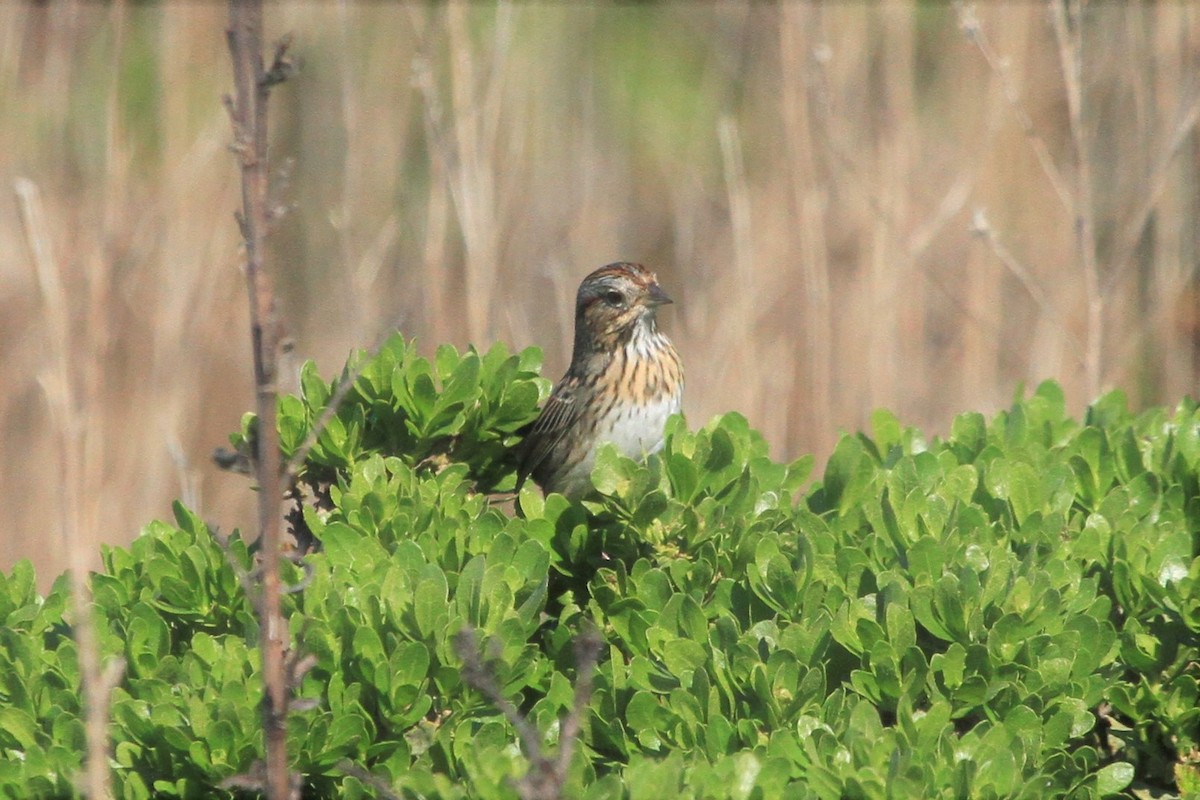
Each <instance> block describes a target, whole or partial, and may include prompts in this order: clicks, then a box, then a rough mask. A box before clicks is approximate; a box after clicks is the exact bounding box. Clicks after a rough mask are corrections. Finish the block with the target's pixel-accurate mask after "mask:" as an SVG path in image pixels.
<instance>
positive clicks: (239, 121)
mask: <svg viewBox="0 0 1200 800" xmlns="http://www.w3.org/2000/svg"><path fill="white" fill-rule="evenodd" d="M226 33H227V38H228V43H229V53H230V57H231V59H232V61H233V76H234V86H235V93H234V100H233V102H232V104H231V105H230V104H229V103H227V104H226V107H227V108H230V109H231V116H232V120H233V133H234V150H235V152H236V153H237V154H238V156H239V159H240V164H241V173H242V209H241V212H240V213H239V215H238V217H237V220H238V226H239V228H240V229H241V233H242V237H243V239H244V243H245V252H246V286H247V293H248V295H249V300H250V331H251V341H252V344H253V357H254V386H255V395H256V403H255V410H256V412H257V414H258V420H259V425H258V436H257V438H256V451H257V452H256V453H255V454H254V467H255V472H256V477H257V481H258V487H259V491H258V522H259V531H260V541H261V543H262V548H261V553H260V558H261V571H262V594H261V596H260V603H259V604H258V610H259V618H260V624H261V634H260V635H261V641H260V643H259V645H260V647H261V648H262V660H263V681H264V683H265V689H266V693H265V694H266V696H265V698H264V702H263V727H264V730H265V738H266V750H267V757H266V764H265V767H264V769H263V776H262V785H263V786H264V787H265V789H266V793H267V796H268V797H269V798H271V800H284V798H292V797H298V796H299V786H300V781H299V776H293V775H291V774H290V772H289V770H288V757H287V728H286V721H287V714H288V701H289V698H290V694H291V689H292V687H291V686H290V682H289V680H288V674H287V672H288V670H287V665H286V663H285V655H284V654H285V651H286V649H287V646H288V640H289V636H288V630H287V621H286V620H285V619H284V618H283V613H282V605H281V595H282V592H283V587H282V582H281V579H280V575H279V567H280V551H281V549H282V533H281V527H282V519H281V514H280V510H279V498H280V496H281V495H282V486H283V484H282V481H281V478H280V472H281V463H280V462H281V457H280V454H279V434H278V427H277V423H276V399H277V394H278V374H279V360H280V352H281V348H282V343H283V339H284V336H283V326H282V324H281V322H280V319H279V314H278V309H277V307H276V304H275V292H274V288H273V286H272V282H271V278H270V275H269V274H268V273H267V271H266V269H265V267H264V250H265V240H266V235H267V228H268V224H269V221H270V213H269V210H268V205H269V203H268V198H269V192H268V188H269V187H268V183H269V175H270V173H269V161H268V151H267V101H268V98H269V96H270V90H271V87H272V86H274V85H275V84H277V83H279V82H280V81H282V80H284V79H285V78H286V77H287V75H288V74H290V71H291V70H292V68H293V67H292V62H291V61H290V60H288V59H287V56H286V54H287V46H288V40H286V39H285V40H283V41H281V42H280V43H279V45H278V46H277V47H276V50H275V61H274V63H273V64H272V67H271V70H270V71H269V72H268V71H266V70H265V69H264V67H263V58H262V51H263V43H262V40H263V8H262V0H230V4H229V29H228V30H227V32H226Z"/></svg>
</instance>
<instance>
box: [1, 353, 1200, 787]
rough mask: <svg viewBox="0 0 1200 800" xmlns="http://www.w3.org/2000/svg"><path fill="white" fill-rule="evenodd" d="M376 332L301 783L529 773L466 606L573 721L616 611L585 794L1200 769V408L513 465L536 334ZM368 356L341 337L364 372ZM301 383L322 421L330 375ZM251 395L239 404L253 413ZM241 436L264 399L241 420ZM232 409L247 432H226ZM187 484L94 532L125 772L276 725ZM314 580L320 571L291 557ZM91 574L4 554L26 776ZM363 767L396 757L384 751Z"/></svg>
mask: <svg viewBox="0 0 1200 800" xmlns="http://www.w3.org/2000/svg"><path fill="white" fill-rule="evenodd" d="M361 358H363V357H362V356H359V357H357V358H356V359H355V360H354V363H362V364H363V369H362V371H361V374H360V375H359V376H358V377H357V379H356V381H355V384H354V389H353V390H352V391H350V392H348V394H347V396H346V398H345V400H344V402H343V403H342V405H341V406H340V407H339V409H338V411H337V414H336V415H335V416H334V418H333V422H332V423H331V424H330V425H329V426H328V427H327V428H326V429H325V430H324V432H322V433H321V435H320V437H319V439H318V440H317V443H316V446H315V447H314V448H313V449H312V451H311V453H310V456H309V461H308V463H307V465H306V467H305V475H304V476H303V477H307V478H313V479H320V480H323V481H327V482H329V483H331V488H330V490H329V493H330V497H331V500H332V509H331V510H324V509H323V510H317V509H315V508H310V509H308V510H307V511H306V512H305V515H304V517H305V522H306V523H307V525H308V527H309V529H310V530H311V532H312V533H313V535H315V537H316V538H317V540H319V542H320V551H319V552H317V553H314V554H312V555H309V556H308V557H307V558H306V559H305V560H304V561H305V565H304V569H305V570H306V572H307V574H306V575H305V576H304V577H305V585H304V588H303V590H302V591H298V592H295V593H292V594H288V595H287V596H286V600H285V603H286V605H287V608H286V614H287V616H288V617H289V618H290V620H291V627H292V632H293V640H294V643H295V646H296V647H297V648H298V650H299V651H300V652H304V653H308V654H311V655H312V656H313V657H314V659H315V662H316V666H315V667H314V668H313V669H312V670H310V671H309V672H308V673H307V674H306V676H305V677H304V679H303V683H302V685H301V686H300V687H299V690H298V696H299V697H300V698H301V699H305V700H309V701H312V703H313V706H314V707H313V708H312V709H311V710H300V711H296V712H295V713H294V714H293V715H292V717H291V719H290V727H289V752H290V754H291V756H292V759H293V764H294V766H295V768H296V769H298V770H300V771H301V772H302V773H303V775H304V779H305V785H306V795H307V796H318V797H345V798H357V797H373V796H377V795H378V793H379V792H378V788H377V787H378V786H379V785H386V786H388V787H391V791H392V792H393V793H395V794H397V795H399V796H404V797H446V798H450V797H480V798H493V797H495V798H510V797H514V796H515V794H516V793H515V790H514V789H513V787H512V785H511V781H512V780H513V779H515V778H517V777H519V776H521V775H522V774H523V773H524V772H525V770H526V769H528V761H527V760H526V759H525V757H524V756H523V755H522V753H521V750H520V747H519V745H518V737H517V734H516V732H515V731H514V730H513V727H512V725H511V724H510V722H509V721H508V720H507V719H506V718H505V716H504V715H503V714H502V713H501V712H500V711H499V710H497V709H496V708H495V707H494V705H493V704H492V703H490V702H488V701H487V700H486V699H485V698H484V697H482V696H481V695H480V694H479V693H478V692H477V691H475V690H473V689H471V688H469V687H468V686H467V685H466V684H465V683H464V679H463V676H462V670H461V668H462V663H461V661H460V659H459V657H458V656H457V655H456V652H455V649H454V645H453V639H454V636H455V634H456V633H458V632H459V631H460V630H462V629H463V628H464V627H467V626H470V627H472V628H474V629H475V630H476V632H477V635H478V636H479V638H480V639H481V640H482V642H483V647H484V650H485V655H486V657H487V658H488V660H489V663H490V664H491V669H492V670H493V671H494V673H495V677H496V680H497V682H498V685H499V686H500V687H501V691H502V693H503V694H504V696H505V697H507V698H509V699H510V700H512V701H513V703H515V704H516V705H517V706H518V707H519V708H520V709H521V711H522V713H523V714H524V715H525V716H526V717H527V718H528V719H529V720H530V721H531V722H532V723H533V724H534V725H535V726H536V728H537V730H538V731H539V733H540V735H541V736H542V737H543V744H544V746H545V747H546V748H547V749H548V750H551V751H552V750H553V749H554V747H555V746H556V744H557V738H558V736H559V732H560V720H561V719H562V718H563V717H564V716H565V715H566V714H567V713H568V712H569V711H570V709H571V708H572V703H573V697H574V680H575V676H576V665H575V663H574V659H573V656H572V646H571V644H572V641H573V638H574V637H575V635H576V634H577V633H578V632H579V631H580V630H582V629H583V628H584V627H585V626H586V625H588V624H594V625H595V626H596V627H597V629H598V630H599V632H600V634H601V636H602V637H603V639H604V642H605V644H604V648H603V653H602V656H601V658H600V663H599V665H598V668H597V672H596V675H595V685H594V691H593V693H592V695H591V697H590V702H589V704H588V706H587V707H586V709H584V712H583V733H582V737H581V745H580V747H579V748H578V749H577V750H576V753H575V758H574V761H573V763H572V766H571V771H570V774H569V780H568V785H567V792H568V795H569V796H578V797H586V798H624V797H628V798H633V799H635V800H636V799H637V798H652V799H653V800H659V798H662V797H676V796H678V797H695V798H725V797H737V798H775V797H808V796H811V797H820V798H839V797H864V798H874V797H880V798H882V797H945V798H958V797H972V798H988V797H1029V798H1048V797H1071V798H1091V797H1105V796H1119V795H1123V796H1135V795H1139V796H1146V793H1147V792H1151V791H1157V792H1158V793H1159V794H1157V795H1156V796H1160V797H1166V796H1186V795H1187V794H1188V793H1189V792H1195V791H1196V789H1197V784H1200V772H1198V769H1197V763H1198V761H1200V755H1198V752H1200V708H1198V703H1197V699H1198V698H1197V694H1198V687H1200V558H1198V554H1200V483H1198V474H1197V467H1198V465H1200V414H1198V412H1197V408H1196V405H1195V403H1193V402H1191V401H1185V402H1184V403H1182V404H1181V405H1180V406H1179V407H1178V408H1177V409H1176V410H1174V411H1173V412H1170V411H1166V410H1163V409H1154V410H1151V411H1148V412H1146V413H1143V414H1141V415H1138V416H1134V415H1131V414H1130V413H1129V412H1128V411H1127V410H1126V405H1125V402H1124V398H1123V397H1122V396H1121V395H1120V394H1118V393H1114V394H1110V395H1107V396H1105V397H1104V398H1102V399H1101V400H1099V401H1098V402H1097V403H1096V404H1095V405H1094V406H1092V407H1091V408H1090V409H1089V410H1088V412H1087V416H1086V418H1085V421H1084V422H1083V423H1079V422H1075V421H1072V420H1071V419H1069V418H1068V417H1067V416H1066V414H1065V411H1064V403H1063V397H1062V394H1061V392H1060V390H1059V389H1058V388H1057V387H1056V386H1055V385H1053V384H1049V383H1047V384H1043V385H1042V386H1040V387H1038V389H1037V391H1036V392H1035V393H1034V394H1033V395H1032V396H1031V397H1029V398H1027V399H1018V400H1017V401H1015V402H1014V404H1013V406H1012V407H1011V409H1009V410H1008V411H1006V412H1004V413H1001V414H999V415H998V416H997V417H996V418H995V419H993V420H991V421H990V422H989V421H987V420H985V419H984V418H983V417H982V416H980V415H978V414H963V415H961V416H960V417H958V418H957V419H956V420H955V421H954V424H953V425H952V427H951V432H950V435H949V436H948V437H947V438H946V439H945V440H934V441H929V442H927V441H926V440H925V439H924V438H923V437H922V436H921V434H920V433H919V432H917V431H915V430H912V429H909V428H904V427H903V426H902V425H901V424H900V423H899V422H898V421H897V420H896V419H895V418H894V417H893V416H891V415H890V414H887V413H886V412H879V413H877V414H876V415H875V417H874V419H873V430H872V433H871V435H870V436H866V435H857V436H846V437H844V438H843V439H842V441H841V442H840V444H839V445H838V447H837V450H836V452H835V453H834V454H833V456H832V457H831V459H830V460H829V463H828V465H827V467H826V470H825V474H824V475H823V476H822V477H821V478H820V479H819V480H818V481H815V482H813V483H812V485H810V486H809V487H808V488H807V489H806V490H805V489H804V487H805V485H806V483H807V482H808V481H809V480H810V474H809V473H810V469H811V465H812V462H811V459H801V460H800V461H797V462H794V463H790V464H782V463H778V462H776V461H773V460H772V459H771V458H770V457H769V456H768V454H767V446H766V443H765V442H764V441H763V439H762V437H761V436H760V435H759V434H757V433H756V432H755V431H753V430H752V429H751V428H750V427H749V426H748V424H747V422H746V421H745V419H743V418H742V417H740V416H738V415H737V414H727V415H725V416H722V417H719V418H717V419H714V420H712V421H711V422H709V423H708V424H707V425H706V426H704V427H703V428H701V429H700V430H698V431H694V432H692V431H689V430H688V429H687V428H686V427H685V426H684V424H683V422H682V420H680V419H675V420H673V421H672V423H671V425H670V430H669V435H668V438H667V444H666V446H665V448H664V450H663V451H662V453H661V454H660V455H659V456H657V457H654V458H652V459H650V461H649V463H647V464H644V465H643V464H637V463H634V462H633V461H630V460H628V459H624V458H621V457H619V456H617V455H616V454H615V452H613V451H611V450H608V451H606V452H604V453H603V454H602V456H601V458H600V459H599V460H598V463H597V466H596V469H595V472H594V476H593V479H594V482H595V484H596V486H597V489H598V495H597V497H596V499H594V500H591V501H586V502H584V503H575V504H572V503H569V502H567V501H566V500H565V499H563V498H562V497H561V496H558V495H552V496H550V497H549V498H546V499H545V500H543V499H542V497H541V495H540V494H539V493H538V492H537V490H536V489H534V488H532V487H529V488H526V489H524V490H523V492H522V496H521V498H520V503H521V506H522V508H523V511H524V516H523V517H522V516H518V515H514V514H513V513H511V509H510V508H509V507H508V506H507V505H506V504H504V503H501V502H499V500H498V499H497V498H495V497H491V496H489V495H488V494H486V493H485V492H488V491H503V490H511V488H512V485H513V475H512V465H511V464H510V463H509V462H508V461H507V460H506V459H507V453H508V448H509V447H510V446H511V445H512V443H513V442H514V441H515V439H516V438H517V437H516V436H515V435H514V434H515V432H516V431H517V430H518V429H519V428H520V427H521V425H523V424H524V423H526V422H528V421H529V420H530V419H532V418H533V416H534V414H535V411H536V407H537V404H538V402H539V400H540V399H542V398H544V396H545V394H546V391H547V389H548V384H547V383H546V382H545V381H544V380H542V379H541V378H539V377H538V376H537V374H536V371H537V367H538V360H539V359H538V355H537V353H536V352H535V351H526V352H524V353H522V354H520V355H519V356H510V355H508V354H507V353H506V352H505V351H504V349H503V348H501V347H498V346H497V347H494V348H492V349H491V350H490V351H489V352H488V353H487V354H485V355H480V354H478V353H476V352H474V351H469V352H467V353H465V354H459V353H457V352H455V351H454V350H453V349H451V348H445V347H443V348H441V349H439V350H438V352H437V356H436V357H435V358H434V359H433V360H432V361H427V360H425V359H422V358H420V357H418V356H417V355H416V354H415V351H414V349H413V347H412V346H411V345H409V344H406V343H405V342H403V341H402V340H400V339H394V340H392V341H391V342H389V343H388V344H387V345H386V346H385V347H384V348H383V350H382V352H381V353H380V354H379V355H378V356H376V357H374V358H372V359H370V360H368V361H366V362H360V361H359V360H358V359H361ZM349 374H350V373H349V372H347V373H344V377H345V376H346V375H349ZM302 385H303V396H301V397H298V398H291V397H289V398H284V399H283V400H282V401H281V403H280V409H281V412H282V416H281V420H280V430H281V433H282V441H283V447H284V449H285V450H286V451H287V452H288V453H292V452H295V451H296V450H297V449H298V448H299V447H300V446H301V445H302V443H303V442H304V441H305V439H306V438H307V436H308V433H309V431H310V430H311V428H312V427H313V425H314V424H315V421H316V420H318V419H319V418H320V417H321V414H322V411H323V409H324V406H325V404H326V403H327V402H329V399H330V397H331V396H332V394H333V392H334V390H335V386H333V385H330V384H327V383H325V382H324V381H322V380H321V379H320V378H319V377H318V376H317V375H316V374H315V372H314V370H313V369H312V367H311V366H309V367H306V368H305V370H304V373H303V380H302ZM249 425H250V422H249V421H248V423H247V427H246V428H245V431H247V432H248V431H249V430H250V427H249ZM242 435H245V434H242ZM234 438H235V441H236V440H238V439H240V436H238V437H234ZM252 563H253V557H252V555H251V554H250V553H248V551H247V548H246V546H245V544H244V543H243V541H242V540H241V538H240V536H238V535H236V534H235V535H234V536H233V537H231V538H230V540H229V542H228V543H227V544H226V545H224V546H222V545H221V544H219V543H218V542H217V541H216V539H215V538H214V537H213V535H212V534H211V533H210V532H209V530H208V529H207V527H206V526H205V524H204V523H203V522H202V521H201V520H199V519H197V518H196V517H195V516H194V515H193V514H192V513H191V512H189V511H187V510H186V509H184V508H182V507H178V508H177V518H176V524H175V525H167V524H164V523H154V524H152V525H150V526H149V527H148V528H147V529H146V530H145V532H144V533H143V535H142V536H141V537H140V538H139V539H138V540H136V541H135V542H134V543H133V545H132V546H131V547H130V548H129V549H128V550H126V549H123V548H111V549H106V550H105V552H104V568H103V570H102V571H101V572H100V573H98V574H96V575H95V576H94V577H93V584H92V585H93V591H94V594H95V605H96V609H97V614H98V619H99V620H100V622H101V631H100V641H101V646H102V649H103V652H104V653H105V654H106V655H108V656H113V655H120V656H122V657H124V658H125V659H126V660H127V664H128V666H127V670H126V674H125V678H124V679H123V681H122V683H121V684H120V686H119V687H118V688H117V689H116V691H115V692H114V695H113V698H112V704H111V708H110V713H111V717H112V726H111V735H112V738H113V742H114V747H113V759H112V766H113V774H114V781H115V786H116V788H117V794H118V796H119V797H125V798H139V797H150V796H158V797H175V796H179V797H214V796H222V794H226V795H228V794H229V793H228V792H225V790H221V789H219V788H218V786H219V785H220V783H221V782H222V781H224V780H225V779H228V778H230V777H231V776H234V775H237V774H239V773H244V772H246V771H247V770H248V769H249V768H250V767H251V765H252V763H253V762H254V761H256V760H257V759H259V758H261V757H262V748H263V741H262V739H263V737H262V732H261V728H260V719H259V708H260V703H261V699H262V688H261V675H260V671H259V658H258V652H257V650H256V649H255V642H256V641H257V622H256V620H255V617H254V615H253V613H252V607H251V604H250V603H249V602H248V601H247V600H246V598H245V596H244V593H243V591H242V588H241V585H240V581H239V578H238V572H240V571H247V570H250V569H251V567H252ZM288 577H289V580H293V581H299V580H300V579H301V577H302V576H301V571H300V570H299V569H296V570H295V572H294V574H291V575H289V576H288ZM66 601H67V585H66V581H64V580H60V581H59V582H58V583H56V584H55V586H54V587H53V589H52V590H51V592H50V594H49V595H48V596H47V597H46V598H44V599H43V598H40V597H38V596H37V594H36V593H35V591H34V578H33V575H32V571H31V569H30V568H29V566H28V564H19V565H17V567H15V568H14V569H13V571H12V572H11V573H10V574H9V575H7V576H0V618H2V619H3V620H4V625H3V628H2V629H0V754H2V755H0V794H2V795H3V796H8V797H18V796H20V797H24V796H69V795H71V793H72V785H73V784H72V780H73V776H74V775H75V773H76V771H77V770H78V768H79V766H80V758H81V753H82V751H83V725H82V722H81V718H82V711H81V707H80V699H79V672H78V667H77V664H76V651H75V644H74V642H73V640H72V639H71V638H70V631H69V628H68V627H67V626H66V624H65V623H64V611H65V608H66V606H67V602H66ZM366 772H369V773H370V774H371V775H372V776H374V777H375V779H376V781H375V782H372V781H371V780H368V778H367V776H366V775H365V774H364V773H366Z"/></svg>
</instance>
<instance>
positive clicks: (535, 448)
mask: <svg viewBox="0 0 1200 800" xmlns="http://www.w3.org/2000/svg"><path fill="white" fill-rule="evenodd" d="M580 407H581V406H580V404H579V403H577V402H576V396H575V387H574V386H573V385H571V383H570V381H569V380H568V379H565V378H564V379H563V380H562V382H560V383H559V385H558V386H556V387H555V388H554V392H553V393H552V394H551V395H550V398H549V399H548V400H547V401H546V405H544V406H542V412H541V414H539V415H538V418H537V420H536V421H535V422H534V423H533V428H532V429H530V431H529V434H528V435H527V436H526V437H525V439H524V440H523V441H522V442H521V445H520V447H521V456H520V462H519V465H518V467H517V488H516V491H518V492H520V491H521V487H522V486H523V485H524V484H525V480H526V478H528V477H529V476H530V475H532V474H533V473H534V472H535V471H536V470H537V468H538V467H539V466H540V465H541V463H542V462H543V461H545V460H546V457H547V456H549V455H550V453H551V452H553V451H554V448H555V447H556V446H557V445H558V443H559V442H560V441H562V438H563V436H565V435H566V433H567V431H569V430H570V429H571V427H572V426H573V425H574V424H575V420H576V418H577V417H578V416H579V409H580Z"/></svg>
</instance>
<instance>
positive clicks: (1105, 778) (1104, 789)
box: [1096, 761, 1134, 797]
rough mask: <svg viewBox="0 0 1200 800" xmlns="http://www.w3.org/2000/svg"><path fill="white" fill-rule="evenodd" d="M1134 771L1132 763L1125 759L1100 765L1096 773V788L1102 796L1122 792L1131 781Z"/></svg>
mask: <svg viewBox="0 0 1200 800" xmlns="http://www.w3.org/2000/svg"><path fill="white" fill-rule="evenodd" d="M1133 778H1134V771H1133V765H1132V764H1130V763H1127V762H1125V761H1118V762H1116V763H1113V764H1109V765H1107V766H1105V767H1101V768H1100V771H1099V772H1097V773H1096V789H1097V790H1099V792H1100V795H1101V796H1102V797H1108V796H1110V795H1115V794H1118V793H1120V792H1123V791H1124V790H1125V788H1126V787H1127V786H1129V784H1131V783H1133Z"/></svg>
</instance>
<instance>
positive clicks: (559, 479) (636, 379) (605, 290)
mask: <svg viewBox="0 0 1200 800" xmlns="http://www.w3.org/2000/svg"><path fill="white" fill-rule="evenodd" d="M671 302H672V301H671V298H670V297H668V296H667V293H666V292H664V291H663V289H662V287H661V286H659V284H658V277H657V276H656V275H655V274H654V273H653V272H651V271H650V270H648V269H646V268H645V267H644V266H642V265H641V264H634V263H630V262H626V261H619V262H617V263H614V264H609V265H607V266H604V267H601V268H599V269H597V270H595V271H594V272H592V273H591V274H590V275H588V276H587V277H586V278H584V279H583V282H582V283H580V284H579V291H578V293H577V294H576V297H575V345H574V348H573V350H572V353H571V364H570V366H569V367H568V368H567V372H566V374H565V375H563V377H562V379H561V380H560V381H559V382H558V383H557V384H556V385H555V386H554V389H553V391H552V392H551V393H550V398H549V399H548V400H547V401H546V404H545V405H544V406H543V407H542V410H541V412H540V413H539V415H538V417H537V419H536V420H535V421H534V422H533V424H532V427H531V428H530V431H529V433H528V434H527V435H526V437H525V438H524V439H523V440H522V441H521V442H520V444H518V445H517V449H518V453H517V461H518V467H517V484H516V491H517V492H518V493H520V491H521V487H522V485H523V484H524V483H525V481H526V480H527V479H528V478H530V477H532V478H533V480H534V482H535V483H537V484H538V485H539V486H541V487H542V490H543V491H544V492H545V493H546V494H550V493H551V492H558V493H559V494H562V495H564V496H565V497H567V498H568V499H570V500H578V499H581V498H583V497H584V496H586V495H588V494H590V493H591V492H592V490H593V487H592V482H591V472H592V467H593V466H594V465H595V462H596V454H597V452H598V451H599V449H600V447H601V445H603V444H605V443H609V442H611V443H612V444H613V445H615V447H616V449H617V452H619V453H620V454H621V455H623V456H627V457H629V458H634V459H641V458H645V457H646V456H648V455H650V454H651V453H655V452H657V451H658V450H660V449H661V448H662V446H663V436H664V429H665V426H666V422H667V418H668V417H670V416H671V415H672V414H676V413H679V412H680V410H681V409H682V406H683V362H682V361H681V360H680V358H679V353H678V352H677V351H676V350H675V347H674V345H672V344H671V340H670V339H668V338H667V337H666V336H665V335H664V334H663V333H662V332H661V331H660V330H659V329H658V321H657V318H656V314H657V311H658V308H659V307H660V306H663V305H666V304H668V303H671Z"/></svg>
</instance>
